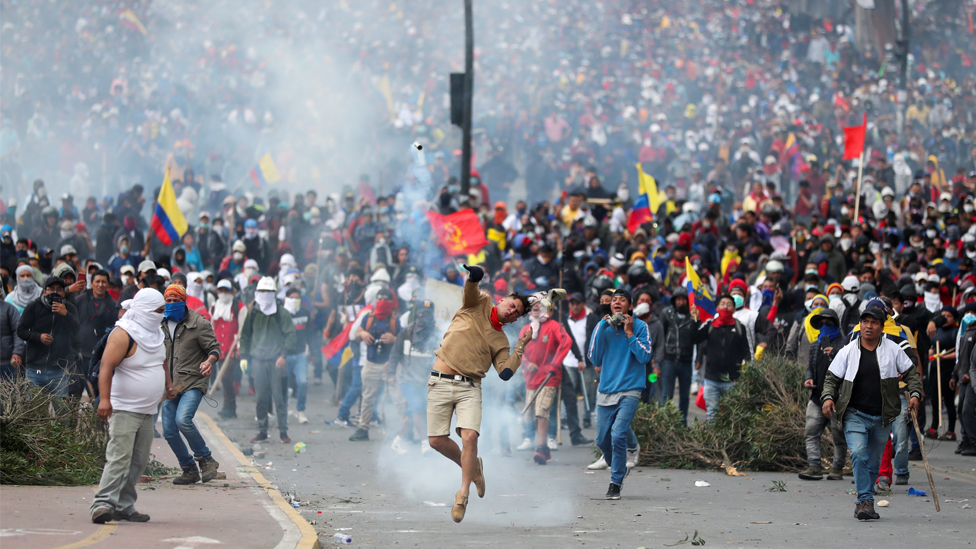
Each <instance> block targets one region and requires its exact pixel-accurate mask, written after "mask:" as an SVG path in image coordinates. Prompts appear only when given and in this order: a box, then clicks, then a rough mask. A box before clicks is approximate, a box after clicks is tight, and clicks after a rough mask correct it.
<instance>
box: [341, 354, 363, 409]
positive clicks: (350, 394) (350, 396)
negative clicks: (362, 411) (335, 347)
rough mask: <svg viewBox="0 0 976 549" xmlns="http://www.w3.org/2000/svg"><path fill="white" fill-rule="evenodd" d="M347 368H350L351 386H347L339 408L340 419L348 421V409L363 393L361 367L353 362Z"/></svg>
mask: <svg viewBox="0 0 976 549" xmlns="http://www.w3.org/2000/svg"><path fill="white" fill-rule="evenodd" d="M349 366H350V367H351V368H352V385H350V386H349V390H348V391H346V396H345V397H343V399H342V404H341V405H340V406H339V418H340V419H349V409H350V408H352V405H353V404H355V402H356V399H358V398H359V396H360V395H361V394H362V392H363V367H362V366H360V365H359V364H357V363H355V362H352V363H350V364H349Z"/></svg>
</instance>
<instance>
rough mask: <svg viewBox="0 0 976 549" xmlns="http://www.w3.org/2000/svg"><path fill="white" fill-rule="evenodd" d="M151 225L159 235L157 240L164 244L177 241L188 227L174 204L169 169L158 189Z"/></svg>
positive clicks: (174, 193) (174, 198) (174, 196)
mask: <svg viewBox="0 0 976 549" xmlns="http://www.w3.org/2000/svg"><path fill="white" fill-rule="evenodd" d="M151 227H152V230H153V232H154V233H156V236H157V237H159V241H160V242H162V243H163V244H164V245H166V246H169V245H170V244H172V243H174V242H179V240H180V238H182V237H183V235H184V234H186V231H187V229H188V228H189V227H188V226H187V224H186V218H185V217H183V212H181V211H180V207H179V206H177V204H176V191H174V190H173V185H172V184H171V183H170V182H169V170H166V177H164V178H163V187H162V188H161V189H159V197H158V198H157V199H156V209H155V210H153V217H152V223H151Z"/></svg>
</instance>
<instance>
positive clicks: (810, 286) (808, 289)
mask: <svg viewBox="0 0 976 549" xmlns="http://www.w3.org/2000/svg"><path fill="white" fill-rule="evenodd" d="M803 289H804V290H806V291H808V292H809V291H810V290H816V289H817V285H816V284H807V285H806V287H805V288H803Z"/></svg>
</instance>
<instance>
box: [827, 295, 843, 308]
mask: <svg viewBox="0 0 976 549" xmlns="http://www.w3.org/2000/svg"><path fill="white" fill-rule="evenodd" d="M840 300H841V297H840V296H839V295H837V294H833V295H831V296H830V297H828V298H827V301H828V302H829V303H830V304H831V305H834V304H836V303H840Z"/></svg>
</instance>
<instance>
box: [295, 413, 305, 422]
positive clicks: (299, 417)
mask: <svg viewBox="0 0 976 549" xmlns="http://www.w3.org/2000/svg"><path fill="white" fill-rule="evenodd" d="M295 415H297V416H298V423H308V417H306V416H305V412H298V413H296V414H295Z"/></svg>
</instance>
